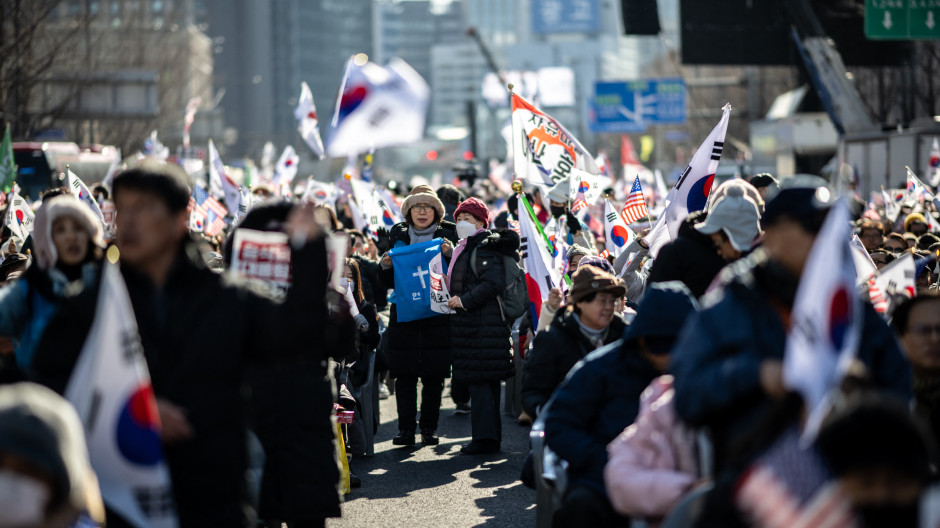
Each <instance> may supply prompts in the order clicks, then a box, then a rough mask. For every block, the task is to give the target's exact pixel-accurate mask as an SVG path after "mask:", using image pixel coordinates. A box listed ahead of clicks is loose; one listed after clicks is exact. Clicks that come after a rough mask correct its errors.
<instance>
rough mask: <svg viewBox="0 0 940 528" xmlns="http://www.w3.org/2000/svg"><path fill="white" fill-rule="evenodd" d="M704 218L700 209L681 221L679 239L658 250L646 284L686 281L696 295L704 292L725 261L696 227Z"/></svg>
mask: <svg viewBox="0 0 940 528" xmlns="http://www.w3.org/2000/svg"><path fill="white" fill-rule="evenodd" d="M703 221H705V213H703V212H701V211H698V212H695V213H692V214H690V215H689V217H688V218H686V219H685V220H683V221H682V225H681V226H680V227H679V233H678V236H677V237H676V239H675V240H673V241H672V242H670V243H668V244H666V245H665V246H663V247H662V248H661V249H660V250H659V254H658V255H657V256H656V259H655V260H654V261H653V269H651V270H650V276H649V278H648V279H647V280H646V283H647V284H652V283H654V282H666V281H673V280H677V281H682V282H683V283H685V285H686V286H688V287H689V290H691V291H692V295H694V296H695V297H696V298H698V297H701V296H702V295H703V294H704V293H705V290H707V289H708V287H709V285H711V283H712V280H713V279H714V278H715V276H716V275H718V272H719V271H721V268H723V267H724V266H725V261H724V259H722V258H721V257H720V256H718V253H717V252H716V251H715V245H714V244H713V243H712V239H711V237H710V236H709V235H703V234H702V233H699V232H698V231H697V230H696V229H695V227H694V226H695V224H696V223H698V222H703Z"/></svg>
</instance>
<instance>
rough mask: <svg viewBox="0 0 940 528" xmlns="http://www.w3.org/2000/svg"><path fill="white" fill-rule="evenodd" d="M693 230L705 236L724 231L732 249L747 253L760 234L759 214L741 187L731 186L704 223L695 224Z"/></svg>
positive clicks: (709, 212) (710, 211)
mask: <svg viewBox="0 0 940 528" xmlns="http://www.w3.org/2000/svg"><path fill="white" fill-rule="evenodd" d="M695 229H697V230H698V231H699V232H700V233H704V234H706V235H711V234H713V233H717V232H718V231H719V230H724V232H725V234H726V235H727V236H728V241H730V242H731V245H732V246H733V247H734V249H736V250H738V251H747V250H749V249H751V242H753V241H754V239H755V238H757V235H759V234H760V213H759V212H758V210H757V205H756V204H755V203H754V202H753V201H751V199H749V198H747V197H745V196H744V190H743V189H742V188H741V187H739V186H731V187H729V188H728V192H727V194H725V196H724V197H723V198H721V199H720V200H718V201H717V202H715V205H714V206H713V207H712V208H711V209H710V210H709V211H708V216H707V217H706V218H705V221H704V222H700V223H698V224H695Z"/></svg>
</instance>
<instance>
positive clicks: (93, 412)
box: [65, 262, 178, 528]
mask: <svg viewBox="0 0 940 528" xmlns="http://www.w3.org/2000/svg"><path fill="white" fill-rule="evenodd" d="M65 397H66V399H68V400H69V401H70V402H72V404H73V405H74V406H75V410H76V411H78V415H79V417H80V418H81V420H82V425H83V426H84V428H85V439H86V441H87V443H88V454H89V457H90V459H91V464H92V467H93V468H94V470H95V473H96V474H97V475H98V482H99V484H100V485H101V496H102V498H103V499H104V502H105V504H106V505H107V506H108V508H110V509H112V510H114V511H115V512H117V513H119V514H120V515H121V517H123V518H124V519H126V520H127V521H128V522H129V523H130V524H132V525H134V526H138V527H140V528H152V527H153V528H155V527H161V528H163V527H165V528H172V527H175V526H177V524H178V523H177V519H176V511H175V509H174V506H173V490H172V487H171V484H170V472H169V469H168V468H167V465H166V462H165V460H164V458H163V447H162V444H161V442H160V417H159V415H158V413H157V404H156V400H155V398H154V394H153V388H152V387H151V385H150V374H149V373H148V371H147V362H146V361H145V360H144V355H143V348H142V347H141V344H140V336H139V334H138V333H137V321H136V319H135V318H134V309H133V307H132V306H131V299H130V297H129V296H128V294H127V287H126V286H125V285H124V279H123V278H121V272H120V271H119V270H118V266H117V264H111V263H108V262H105V264H104V271H103V272H102V276H101V290H100V292H99V293H98V307H97V308H96V312H95V320H94V324H92V327H91V330H90V331H89V332H88V338H87V339H86V340H85V345H84V347H82V352H81V355H80V356H79V358H78V362H77V363H76V364H75V370H74V371H73V372H72V377H71V378H70V379H69V384H68V386H67V387H66V389H65Z"/></svg>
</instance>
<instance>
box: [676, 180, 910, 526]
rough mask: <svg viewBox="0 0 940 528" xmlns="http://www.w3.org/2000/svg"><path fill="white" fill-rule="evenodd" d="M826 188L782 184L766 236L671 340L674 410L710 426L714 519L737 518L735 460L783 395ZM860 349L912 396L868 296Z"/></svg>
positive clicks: (882, 378) (881, 378) (874, 370)
mask: <svg viewBox="0 0 940 528" xmlns="http://www.w3.org/2000/svg"><path fill="white" fill-rule="evenodd" d="M828 199H829V191H828V189H826V188H824V187H820V188H815V187H793V188H785V189H783V190H781V191H780V192H779V193H777V195H776V196H775V197H774V198H773V199H772V200H771V201H769V202H768V203H767V208H766V210H765V212H764V215H763V217H762V219H761V224H762V226H763V229H764V243H763V245H762V246H761V248H760V249H759V250H758V251H755V252H753V253H752V254H751V255H750V256H749V257H748V258H745V259H741V260H739V261H737V262H735V263H734V264H732V265H731V266H728V267H727V268H725V269H724V270H723V271H722V273H721V275H720V277H719V281H720V283H721V284H723V287H721V288H719V289H717V290H715V291H713V292H711V293H710V294H708V295H707V296H706V297H705V298H703V300H702V305H703V309H702V311H701V312H699V313H698V314H695V315H693V316H692V318H691V320H690V321H689V322H688V323H687V324H686V325H685V328H684V329H683V331H682V333H681V335H680V337H679V340H678V341H677V343H676V346H675V347H674V350H675V354H674V358H673V362H672V364H671V369H672V372H673V374H674V375H675V390H676V392H675V400H674V401H675V406H676V413H677V414H678V416H679V417H680V418H681V419H682V420H684V421H685V422H686V423H688V424H689V425H691V426H693V427H707V428H708V429H709V430H710V431H711V436H712V442H713V445H714V452H715V468H716V475H717V478H716V482H717V483H716V489H715V491H714V492H713V493H712V494H711V495H710V499H709V501H708V504H707V505H706V507H705V513H704V515H705V516H706V518H707V519H708V521H709V522H708V523H703V524H704V525H708V526H737V524H735V519H733V518H731V519H729V518H728V516H729V515H731V516H733V515H734V514H729V512H731V511H733V508H732V507H731V506H730V504H729V502H730V500H731V499H730V497H731V490H732V489H733V487H734V482H736V480H737V477H738V476H739V475H738V473H737V472H738V470H739V468H742V467H746V465H747V464H748V463H749V462H750V461H751V460H750V458H749V457H750V456H753V453H754V452H757V451H759V450H760V449H761V448H766V447H767V446H766V445H763V446H762V445H751V446H750V447H751V448H752V449H749V450H742V449H741V448H740V447H741V445H742V443H743V442H747V441H753V440H754V435H755V432H756V431H757V430H758V429H759V428H760V427H761V425H762V424H763V423H764V421H765V420H766V419H767V416H768V415H769V414H771V413H772V412H773V410H774V409H776V408H778V407H779V405H781V403H782V402H783V401H784V400H785V399H786V398H787V395H788V393H789V390H788V388H787V387H786V386H785V385H784V381H783V359H784V351H785V349H786V341H787V333H788V329H789V326H790V325H791V324H792V320H791V313H792V310H793V304H794V301H795V299H796V291H797V287H798V285H799V282H800V278H801V276H802V274H803V270H804V267H805V266H806V263H807V261H808V259H809V256H810V252H811V250H812V248H813V244H814V242H815V240H816V235H817V233H818V232H819V230H820V229H821V228H822V226H823V223H824V221H825V218H826V215H827V213H828V211H829V208H830V204H829V200H828ZM862 316H863V321H862V329H861V336H860V340H859V348H858V352H857V358H858V360H859V361H861V362H862V363H863V364H865V365H866V367H868V370H869V372H870V373H871V378H872V383H873V385H875V386H876V387H878V388H881V389H884V390H885V391H886V392H887V393H890V394H894V395H896V396H898V397H900V398H902V399H907V398H910V395H911V378H910V367H909V366H908V365H907V362H906V361H905V360H904V357H903V356H902V355H901V353H900V350H899V349H898V344H897V341H896V340H895V339H894V336H893V335H892V334H891V332H890V330H889V329H888V328H887V325H886V324H885V322H884V321H883V320H882V319H881V317H880V316H879V315H878V314H877V313H876V312H875V311H874V309H873V308H872V306H871V304H869V303H864V304H863V313H862Z"/></svg>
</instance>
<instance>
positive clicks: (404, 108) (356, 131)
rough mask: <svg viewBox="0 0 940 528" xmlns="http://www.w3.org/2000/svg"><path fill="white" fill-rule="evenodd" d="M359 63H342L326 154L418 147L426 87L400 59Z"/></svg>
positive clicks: (423, 114) (421, 130) (356, 60)
mask: <svg viewBox="0 0 940 528" xmlns="http://www.w3.org/2000/svg"><path fill="white" fill-rule="evenodd" d="M358 57H359V56H357V57H354V58H351V59H349V61H347V63H346V73H345V75H344V76H343V83H342V86H341V87H340V92H339V97H338V98H337V102H336V112H335V113H334V114H333V121H332V123H331V128H330V137H329V139H328V143H327V146H326V149H327V153H328V154H329V155H330V156H347V155H350V154H359V153H361V152H369V151H370V150H373V149H376V148H381V147H389V146H395V145H407V144H409V143H414V142H415V141H419V140H420V139H421V138H422V137H424V126H425V120H426V117H427V110H428V103H429V101H430V94H431V89H430V87H429V86H428V83H427V82H426V81H425V80H424V79H423V78H422V77H421V75H419V74H418V72H416V71H415V70H414V68H412V67H411V66H409V65H408V64H407V63H406V62H405V61H403V60H401V59H392V61H391V62H389V63H388V66H379V65H378V64H375V63H372V62H362V61H359V60H358Z"/></svg>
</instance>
